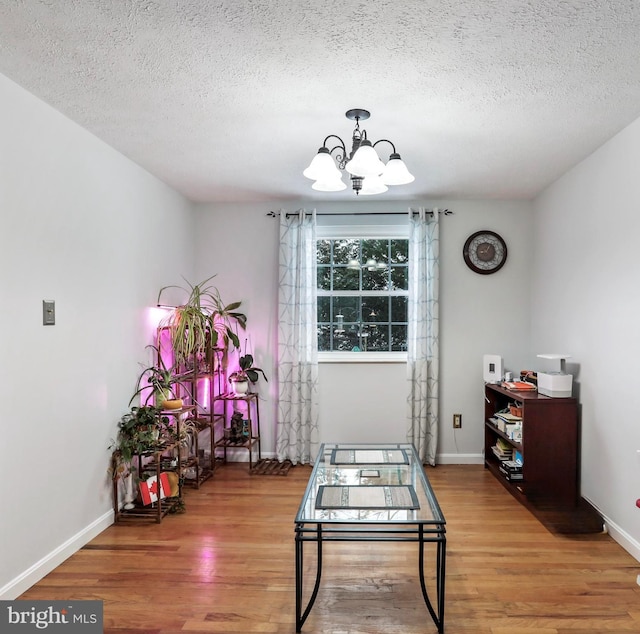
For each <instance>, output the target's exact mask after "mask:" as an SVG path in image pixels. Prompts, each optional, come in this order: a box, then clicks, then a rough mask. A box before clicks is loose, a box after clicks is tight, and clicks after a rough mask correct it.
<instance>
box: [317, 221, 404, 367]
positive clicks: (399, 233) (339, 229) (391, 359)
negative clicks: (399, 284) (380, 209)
mask: <svg viewBox="0 0 640 634" xmlns="http://www.w3.org/2000/svg"><path fill="white" fill-rule="evenodd" d="M394 220H395V224H389V225H369V224H361V225H334V224H332V225H329V224H327V225H324V226H323V225H320V224H318V226H317V228H316V237H317V239H318V240H339V239H341V238H352V239H359V240H368V239H376V238H377V239H385V238H389V239H393V238H401V239H406V240H408V239H409V223H408V221H407V222H406V224H399V223H398V222H397V218H394ZM406 362H407V353H406V352H401V351H393V352H391V351H390V352H343V351H330V350H326V351H322V352H320V351H319V352H318V363H406Z"/></svg>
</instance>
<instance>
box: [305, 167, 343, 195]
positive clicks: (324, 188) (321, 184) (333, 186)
mask: <svg viewBox="0 0 640 634" xmlns="http://www.w3.org/2000/svg"><path fill="white" fill-rule="evenodd" d="M311 189H315V190H316V191H317V192H341V191H342V190H344V189H347V185H346V184H345V182H344V181H343V180H342V177H341V175H340V172H338V177H337V178H335V177H334V178H329V179H322V180H317V181H316V182H315V183H314V184H313V185H311Z"/></svg>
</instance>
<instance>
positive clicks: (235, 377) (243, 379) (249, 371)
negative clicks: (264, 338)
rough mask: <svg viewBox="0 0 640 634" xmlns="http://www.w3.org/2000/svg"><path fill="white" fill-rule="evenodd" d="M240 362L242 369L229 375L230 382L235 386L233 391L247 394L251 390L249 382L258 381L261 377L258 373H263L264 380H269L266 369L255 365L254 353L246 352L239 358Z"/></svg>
mask: <svg viewBox="0 0 640 634" xmlns="http://www.w3.org/2000/svg"><path fill="white" fill-rule="evenodd" d="M238 364H239V365H240V369H239V370H236V371H235V372H232V373H231V374H230V375H229V383H231V385H232V386H233V391H234V392H235V393H236V394H246V393H247V391H248V390H249V382H251V383H257V381H258V379H259V378H260V376H259V374H258V373H260V374H262V376H263V377H264V380H265V381H267V382H268V379H267V375H266V374H265V373H264V370H263V369H262V368H256V367H255V366H254V365H253V355H251V354H244V355H243V356H241V357H240V358H239V359H238Z"/></svg>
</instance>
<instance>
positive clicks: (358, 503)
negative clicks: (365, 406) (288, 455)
mask: <svg viewBox="0 0 640 634" xmlns="http://www.w3.org/2000/svg"><path fill="white" fill-rule="evenodd" d="M295 521H296V523H314V522H315V523H331V522H335V523H349V524H351V523H355V524H357V523H363V524H365V523H398V524H404V523H407V524H433V525H440V524H444V523H445V519H444V516H443V515H442V511H441V510H440V506H439V505H438V501H437V499H436V496H435V494H434V493H433V489H432V488H431V484H430V483H429V480H428V478H427V477H426V475H425V473H424V469H423V467H422V463H421V461H420V459H419V458H418V455H417V453H416V451H415V449H414V447H413V445H411V444H408V443H407V444H343V443H341V444H329V443H324V444H323V445H321V447H320V451H319V453H318V457H317V459H316V462H315V465H314V467H313V471H312V473H311V477H310V478H309V484H308V485H307V489H306V491H305V493H304V496H303V498H302V502H301V504H300V508H299V509H298V514H297V515H296V519H295Z"/></svg>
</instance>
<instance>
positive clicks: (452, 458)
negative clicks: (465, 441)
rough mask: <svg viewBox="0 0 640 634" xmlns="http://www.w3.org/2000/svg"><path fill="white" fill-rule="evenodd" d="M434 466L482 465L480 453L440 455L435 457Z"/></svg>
mask: <svg viewBox="0 0 640 634" xmlns="http://www.w3.org/2000/svg"><path fill="white" fill-rule="evenodd" d="M436 464H484V456H483V455H482V454H481V453H440V454H438V455H437V456H436Z"/></svg>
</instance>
